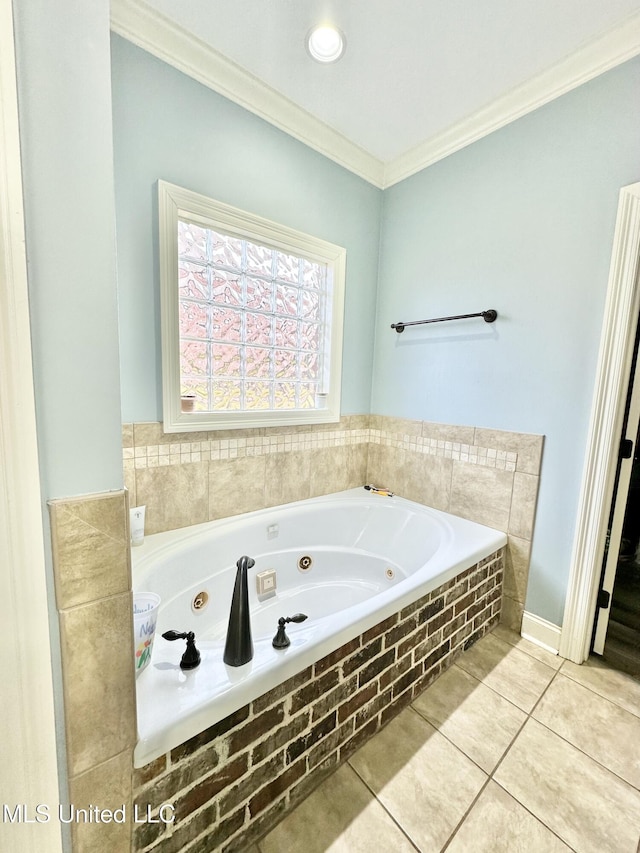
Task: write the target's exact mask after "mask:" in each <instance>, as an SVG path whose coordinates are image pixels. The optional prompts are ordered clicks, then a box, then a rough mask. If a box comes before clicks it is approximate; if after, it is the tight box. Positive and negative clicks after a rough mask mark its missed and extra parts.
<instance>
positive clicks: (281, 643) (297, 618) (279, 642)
mask: <svg viewBox="0 0 640 853" xmlns="http://www.w3.org/2000/svg"><path fill="white" fill-rule="evenodd" d="M307 618H308V617H307V615H306V614H305V613H294V615H293V616H281V617H280V618H279V619H278V631H277V633H276V635H275V637H274V638H273V640H272V641H271V645H272V646H273V648H274V649H286V648H287V647H288V646H290V645H291V640H290V639H289V638H288V637H287V633H286V631H285V630H284V626H285V625H286V624H287V622H304V620H305V619H307Z"/></svg>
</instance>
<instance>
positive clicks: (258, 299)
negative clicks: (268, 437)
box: [159, 182, 345, 431]
mask: <svg viewBox="0 0 640 853" xmlns="http://www.w3.org/2000/svg"><path fill="white" fill-rule="evenodd" d="M159 200H160V205H159V208H160V246H161V275H162V296H163V299H162V322H163V391H164V410H165V411H164V420H165V429H167V426H169V428H168V429H167V431H178V430H180V431H182V430H184V429H185V427H188V428H193V429H198V430H202V429H216V428H224V427H239V426H262V425H279V424H283V425H284V424H297V423H307V422H315V423H319V422H331V421H335V420H338V419H339V392H340V362H341V348H342V310H343V300H344V266H345V252H344V249H342V248H340V247H338V246H334V245H333V244H329V243H326V242H324V241H320V240H317V239H315V238H313V237H310V236H309V235H305V234H302V233H300V232H295V231H292V230H291V229H288V228H285V227H284V226H280V225H278V224H277V223H273V222H269V221H267V220H263V219H261V218H259V217H256V216H254V215H252V214H248V213H246V212H243V211H239V210H237V209H236V208H230V207H229V206H227V205H222V204H221V203H219V202H215V201H213V200H211V199H206V198H204V197H202V196H198V195H196V194H194V193H191V192H190V191H188V190H182V189H180V188H178V187H173V186H172V185H170V184H165V183H164V182H159ZM172 424H173V427H172V426H171V425H172Z"/></svg>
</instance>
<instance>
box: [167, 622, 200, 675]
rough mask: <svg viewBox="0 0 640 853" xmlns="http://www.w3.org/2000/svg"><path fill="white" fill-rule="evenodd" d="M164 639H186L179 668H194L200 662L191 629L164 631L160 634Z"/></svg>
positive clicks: (194, 636)
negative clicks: (185, 646)
mask: <svg viewBox="0 0 640 853" xmlns="http://www.w3.org/2000/svg"><path fill="white" fill-rule="evenodd" d="M162 636H163V637H164V639H165V640H172V641H173V640H186V641H187V648H186V649H185V652H184V654H183V655H182V659H181V661H180V669H195V668H196V667H197V666H198V664H199V663H200V652H199V651H198V649H196V635H195V634H194V633H193V631H173V630H170V631H165V632H164V634H163V635H162Z"/></svg>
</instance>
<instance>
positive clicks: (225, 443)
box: [50, 415, 542, 851]
mask: <svg viewBox="0 0 640 853" xmlns="http://www.w3.org/2000/svg"><path fill="white" fill-rule="evenodd" d="M541 451H542V437H540V436H524V435H520V434H516V433H501V432H499V431H495V430H481V429H476V428H474V427H455V426H448V425H444V424H430V423H427V422H419V421H406V420H403V419H392V418H386V417H382V416H371V417H370V416H366V415H364V416H349V417H347V418H343V419H342V421H341V423H340V424H339V426H338V428H336V426H335V425H326V426H324V427H320V428H314V429H313V430H309V429H306V428H299V429H292V428H279V429H268V430H267V429H263V430H242V431H233V432H226V433H219V432H218V433H198V434H189V435H188V436H184V435H164V434H163V433H162V426H161V424H157V423H149V424H125V425H124V426H123V464H124V474H125V483H126V485H127V488H128V489H129V492H130V494H131V503H132V504H142V503H146V504H147V505H148V510H147V512H148V519H149V525H148V527H147V529H148V531H149V532H152V531H154V530H161V529H170V528H172V527H177V526H183V525H185V524H192V523H195V522H196V521H199V520H207V519H210V518H219V517H223V516H226V515H230V514H235V513H241V512H246V511H250V510H251V509H257V508H260V507H262V506H269V505H273V504H277V503H282V502H283V501H286V500H298V499H301V498H303V497H308V496H309V495H315V494H323V493H327V492H332V491H337V490H340V489H343V488H350V487H353V486H358V485H361V484H362V483H364V482H370V481H376V480H381V481H382V482H383V483H384V484H385V485H388V486H389V487H390V488H393V489H394V491H396V492H397V493H399V494H404V495H406V497H408V498H410V499H414V500H418V501H421V502H424V503H428V504H430V505H433V506H436V507H438V508H442V509H444V510H447V511H452V510H453V509H455V508H458V509H459V510H460V511H461V513H468V514H469V515H472V514H473V511H474V509H473V507H474V501H475V502H476V504H475V506H476V507H480V509H479V510H478V511H479V512H481V513H485V515H486V506H489V507H493V508H494V510H495V511H496V512H497V516H498V517H497V518H494V517H492V518H491V519H486V518H485V523H486V522H487V520H490V521H492V522H493V526H498V525H497V524H496V520H498V521H503V520H504V516H505V507H506V502H507V501H506V494H507V492H508V491H509V486H508V485H505V486H502V487H501V486H500V483H501V482H502V481H503V480H504V481H505V483H507V484H508V483H511V491H510V493H509V500H510V501H511V502H510V504H509V507H508V520H507V525H508V527H505V528H504V529H508V531H509V535H510V550H511V552H512V553H511V554H509V553H508V556H507V575H506V595H505V597H504V604H503V610H504V612H505V613H506V614H511V615H510V616H509V618H508V620H507V621H508V622H509V624H513V626H514V627H518V626H519V622H518V619H519V618H520V617H521V613H522V605H523V601H524V590H525V589H526V575H527V569H528V555H529V551H530V538H531V535H532V529H533V512H534V510H535V492H536V490H537V483H538V475H539V466H540V458H541ZM454 471H456V473H455V474H454ZM480 471H482V473H478V472H480ZM465 473H466V474H468V475H469V476H468V482H469V484H470V485H469V494H468V495H465V494H464V489H463V488H462V486H461V485H460V484H461V482H462V481H463V480H464V477H462V474H465ZM518 474H523V475H526V477H525V478H524V479H522V478H518V483H517V485H516V476H517V475H518ZM381 475H382V476H381ZM478 484H480V485H478ZM487 484H493V485H488V486H487ZM496 484H497V485H496ZM454 485H455V488H454ZM483 489H484V493H485V497H486V500H484V502H483V499H482V497H481V495H482V492H483ZM487 489H488V491H487ZM514 495H515V501H516V503H515V504H514ZM176 496H178V498H179V499H178V500H176ZM126 497H127V495H126V492H118V493H109V494H106V495H96V496H86V497H83V498H78V499H75V498H74V499H69V500H61V501H52V502H51V505H50V512H51V520H52V539H53V552H54V573H55V584H56V598H57V604H58V609H59V611H60V625H61V632H62V645H63V654H64V658H63V671H64V672H63V678H64V692H65V705H66V718H67V719H66V725H67V731H68V734H69V756H68V760H69V773H70V789H71V792H72V796H76V794H75V793H74V792H77V791H80V790H91V791H93V793H92V794H91V796H92V797H93V800H94V801H96V800H98V799H101V794H100V792H101V791H104V792H105V796H104V797H103V799H104V800H105V802H106V797H107V791H108V790H113V785H114V784H115V785H116V788H119V787H120V783H119V782H118V783H114V781H113V780H114V778H117V779H120V778H121V777H122V778H125V777H127V778H129V777H128V776H127V771H126V770H125V771H123V770H122V768H123V767H124V766H125V765H127V763H128V762H129V761H130V750H131V747H132V745H133V742H134V740H135V718H134V711H133V696H134V683H133V672H132V668H131V671H129V670H128V669H127V666H126V663H125V658H128V657H129V655H130V651H131V650H130V648H129V645H130V638H129V641H128V642H127V643H125V644H124V645H122V644H120V645H118V644H116V646H114V647H113V648H112V647H111V645H110V643H109V641H108V639H107V638H106V637H105V636H103V635H102V633H100V634H94V636H93V638H92V639H88V638H87V625H90V624H95V623H96V620H97V621H98V622H100V623H104V621H105V620H106V621H108V622H109V624H110V625H113V626H114V631H120V635H121V636H125V637H126V636H127V632H128V631H130V624H129V622H130V619H129V615H130V594H131V592H130V590H131V586H130V566H129V552H128V547H127V543H128V504H127V500H126ZM465 501H466V504H465ZM456 502H457V503H456ZM468 517H469V516H468ZM478 520H480V519H478ZM83 644H84V645H83ZM87 644H88V645H87ZM120 657H122V661H120ZM101 661H102V662H103V663H105V662H106V663H105V667H106V668H105V669H103V671H102V672H101V673H98V672H97V669H99V667H100V665H101V664H100V662H101ZM121 664H122V665H121ZM105 672H108V673H110V674H109V675H108V677H107V678H102V682H103V683H104V684H105V686H106V687H105V689H107V692H106V693H105V694H104V695H103V694H101V693H100V691H99V690H97V691H96V690H95V689H94V688H95V685H96V684H97V683H98V680H99V679H100V678H101V676H104V673H105ZM86 719H90V720H91V722H92V726H93V731H91V732H90V736H89V737H88V736H87V732H89V729H90V728H91V727H89V728H86V726H85V724H84V722H83V721H84V720H86ZM114 768H115V769H114ZM114 774H115V776H114ZM82 785H85V786H89V787H88V788H87V787H85V788H84V789H83V788H82ZM128 786H129V787H128ZM130 790H131V789H130V778H129V782H126V781H125V782H123V783H122V792H121V794H120V796H119V797H118V799H119V800H122V799H123V798H124V799H125V800H126V799H127V797H129V796H130ZM78 796H79V795H78ZM118 831H119V832H120V833H121V834H124V833H126V832H127V831H128V830H127V829H126V828H125V829H120V830H117V828H116V827H115V826H114V827H113V829H112V832H113V833H115V834H116V835H117V833H118ZM114 837H115V836H114ZM123 837H124V835H121V841H120V842H116V841H109V843H108V844H107V847H109V845H110V846H111V847H113V846H114V845H116V846H118V844H121V846H122V849H125V846H124V844H123V843H122V838H123ZM96 843H97V842H96V841H95V837H94V835H92V832H91V831H90V830H89V829H88V828H87V829H86V830H76V831H74V851H76V850H77V851H83V850H85V849H86V850H98V849H100V847H96V846H95V845H96ZM101 843H102V842H101ZM105 843H106V842H105Z"/></svg>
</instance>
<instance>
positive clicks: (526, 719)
mask: <svg viewBox="0 0 640 853" xmlns="http://www.w3.org/2000/svg"><path fill="white" fill-rule="evenodd" d="M511 648H515V646H512V647H511ZM534 660H535V658H534ZM558 672H559V670H555V671H554V674H553V676H552V678H551V680H550V681H549V683H548V684H547V686H546V687H545V688H544V690H543V691H542V693H541V694H540V696H539V697H538V699H537V700H536V702H535V704H534V705H533V707H532V708H531V711H529V712H528V713H527V712H526V711H524V710H523V709H522V708H519V710H520V711H522V712H523V713H524V714H526V717H525V719H524V720H523V722H522V724H521V725H520V727H519V728H518V730H517V732H516V733H515V734H514V736H513V737H512V739H511V742H510V743H509V745H508V746H507V748H506V749H505V750H504V752H503V753H502V755H501V757H500V758H499V759H498V762H497V763H496V765H495V767H494V768H493V770H492V771H491V773H489V774H488V776H487V781H486V782H485V784H484V785H483V786H482V788H481V789H480V791H479V792H478V794H477V795H476V797H475V799H474V800H473V802H472V803H471V805H470V806H469V808H468V809H467V810H466V812H465V813H464V815H463V816H462V818H461V819H460V821H459V823H458V824H457V826H456V827H455V829H454V830H453V832H452V833H451V836H450V837H449V840H448V841H447V843H446V845H445V846H444V847H443V848H442V851H441V853H444V851H445V850H446V849H447V847H449V845H450V844H451V842H452V840H453V838H454V837H455V835H456V834H457V833H458V831H459V829H460V828H461V827H462V825H463V824H464V823H465V821H466V820H467V818H468V816H469V814H470V813H471V810H472V809H473V808H474V806H475V805H476V803H477V802H478V800H479V798H480V796H481V795H482V793H483V792H484V791H485V789H486V788H487V787H488V785H489V783H490V782H494V784H496V785H499V786H500V788H502V790H503V791H505V793H506V794H507V795H508V796H509V797H511V798H512V799H513V800H515V802H517V803H518V805H519V806H521V807H522V808H523V809H524V810H525V811H526V812H528V813H529V814H530V815H531V816H532V817H533V818H534V819H535V820H536V821H537V822H538V823H540V824H542V826H544V827H545V829H547V830H548V831H549V832H551V833H552V834H553V835H555V837H556V838H558V839H559V840H560V841H561V842H562V843H563V844H564V845H565V846H566V847H567V848H568V850H572V851H573V850H574V848H573V847H570V846H569V844H567V842H566V841H565V840H564V839H563V838H561V837H560V836H559V835H558V834H557V833H556V832H555V831H554V830H553V829H552V828H551V827H550V826H549V825H548V824H547V823H545V822H544V821H543V820H542V819H541V818H540V817H539V816H538V815H536V814H534V813H533V812H532V811H530V810H529V809H528V808H527V807H526V806H525V805H524V804H523V803H521V802H520V800H518V799H517V798H516V797H514V796H513V794H512V793H511V792H510V791H507V789H506V788H504V787H503V786H502V785H500V783H499V782H498V781H497V780H496V779H495V778H494V776H495V773H496V771H497V770H498V768H499V767H500V765H501V764H502V762H503V761H504V760H505V758H506V757H507V755H508V754H509V752H510V750H511V748H512V747H513V745H514V743H515V742H516V740H517V739H518V737H519V736H520V734H521V732H522V730H523V729H524V727H525V726H526V724H527V723H528V722H529V720H530V719H531V718H532V714H533V712H534V711H535V709H536V708H537V707H538V705H539V703H540V701H541V700H542V697H543V696H544V695H545V693H546V692H547V690H548V689H549V687H550V686H551V684H552V683H553V681H554V680H555V678H556V676H557V674H558ZM469 674H470V673H469ZM474 677H475V676H474ZM479 683H480V684H483V685H484V686H485V687H489V685H487V684H485V683H484V682H483V681H480V682H479ZM489 689H490V690H491V689H492V688H490V687H489ZM493 692H494V693H496V694H497V695H498V696H501V698H503V699H505V698H506V697H504V696H502V694H500V693H498V692H497V691H496V690H494V691H493ZM506 701H507V702H509V701H510V700H508V699H507V700H506ZM511 704H512V705H514V703H513V702H512V703H511ZM514 707H516V708H518V707H519V706H517V705H514ZM536 722H538V721H537V720H536ZM467 758H469V756H467ZM470 760H471V761H473V759H470ZM474 764H475V762H474ZM481 769H482V768H481ZM484 772H485V773H486V771H484ZM574 853H575V851H574Z"/></svg>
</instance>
